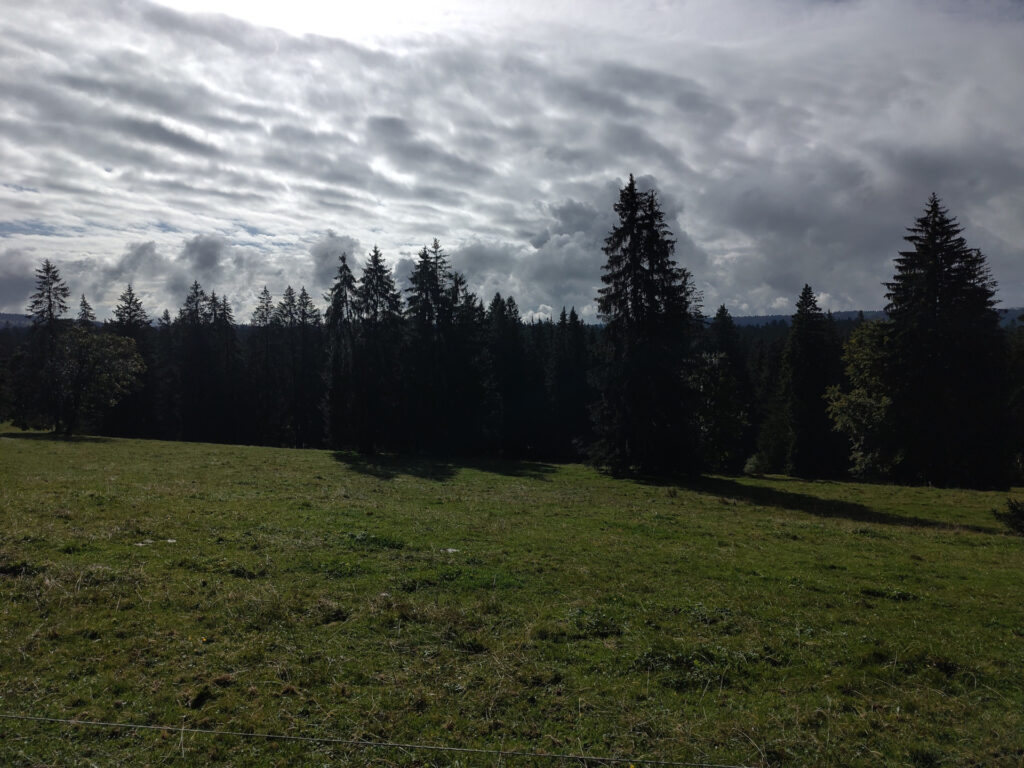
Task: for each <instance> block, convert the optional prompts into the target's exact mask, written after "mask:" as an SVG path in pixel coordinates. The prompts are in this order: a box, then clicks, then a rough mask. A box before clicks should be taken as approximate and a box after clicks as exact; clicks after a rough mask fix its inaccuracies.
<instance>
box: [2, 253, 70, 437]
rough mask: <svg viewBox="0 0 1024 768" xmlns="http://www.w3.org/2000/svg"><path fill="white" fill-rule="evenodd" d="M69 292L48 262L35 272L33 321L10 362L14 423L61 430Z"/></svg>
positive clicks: (30, 314)
mask: <svg viewBox="0 0 1024 768" xmlns="http://www.w3.org/2000/svg"><path fill="white" fill-rule="evenodd" d="M70 296H71V291H70V289H69V288H68V286H67V283H65V282H64V280H63V278H62V277H61V276H60V270H59V269H57V267H56V266H54V265H53V264H52V263H51V262H50V260H49V259H46V260H44V261H43V263H42V265H41V266H40V267H39V269H37V270H36V290H35V292H34V293H33V294H32V295H31V296H30V297H29V305H28V317H29V318H30V319H31V321H32V326H31V329H30V330H29V334H28V338H27V339H26V341H25V344H24V345H23V348H22V349H21V350H20V351H19V353H18V355H17V357H16V359H15V361H14V362H13V371H12V376H11V379H12V385H13V386H12V388H13V390H14V392H13V400H14V408H13V410H14V414H13V415H14V424H15V425H16V426H20V427H39V428H42V427H50V428H54V429H58V430H59V429H61V427H62V425H63V424H64V423H65V418H64V414H63V411H62V408H63V406H64V404H65V401H64V399H63V398H62V397H61V395H60V387H61V384H60V382H61V380H62V378H63V374H62V372H61V354H60V353H61V349H60V344H59V342H60V338H61V336H62V335H64V333H66V332H67V330H68V329H67V328H66V327H65V326H66V325H67V324H66V323H65V322H64V321H62V319H61V318H62V317H63V315H64V313H65V312H67V310H68V298H69V297H70Z"/></svg>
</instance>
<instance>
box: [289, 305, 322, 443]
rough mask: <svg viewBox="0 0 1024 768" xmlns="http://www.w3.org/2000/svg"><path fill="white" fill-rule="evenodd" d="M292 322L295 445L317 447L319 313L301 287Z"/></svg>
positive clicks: (319, 432)
mask: <svg viewBox="0 0 1024 768" xmlns="http://www.w3.org/2000/svg"><path fill="white" fill-rule="evenodd" d="M296 320H297V324H296V328H295V335H296V344H297V347H298V349H297V356H296V363H297V368H296V370H295V372H294V381H295V393H296V414H295V424H296V445H297V446H300V447H305V446H319V445H320V444H321V440H322V436H323V420H322V418H321V410H320V406H321V401H322V399H323V379H322V376H321V371H322V369H323V362H324V361H323V358H324V355H323V343H322V338H321V337H322V332H323V328H322V325H323V323H322V317H321V314H320V310H319V309H318V308H317V307H316V306H315V305H314V304H313V300H312V299H311V298H310V296H309V293H308V292H307V291H306V288H305V286H303V287H302V288H301V289H300V290H299V297H298V300H297V302H296Z"/></svg>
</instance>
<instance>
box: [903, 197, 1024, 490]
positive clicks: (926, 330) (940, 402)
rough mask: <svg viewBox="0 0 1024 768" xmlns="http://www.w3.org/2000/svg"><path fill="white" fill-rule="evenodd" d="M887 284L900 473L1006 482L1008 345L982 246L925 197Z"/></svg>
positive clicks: (933, 479)
mask: <svg viewBox="0 0 1024 768" xmlns="http://www.w3.org/2000/svg"><path fill="white" fill-rule="evenodd" d="M908 231H909V234H908V235H907V236H906V237H904V240H906V241H907V242H908V243H909V244H910V245H911V248H910V249H908V250H905V251H900V252H899V256H898V257H897V259H896V272H895V274H894V275H893V279H892V281H891V282H888V283H885V288H886V294H885V297H886V299H887V300H888V304H887V306H886V308H885V310H886V312H887V314H888V316H889V318H890V323H891V338H890V341H889V346H888V354H887V355H886V366H885V367H886V385H887V388H888V391H889V393H890V396H891V398H892V414H893V417H894V418H895V419H896V425H895V426H896V429H895V434H896V436H897V439H899V440H900V443H901V445H900V451H899V452H900V454H901V455H902V457H903V460H902V462H901V463H900V465H899V466H898V467H897V472H898V476H899V477H900V478H901V479H904V480H908V481H917V482H928V483H933V484H936V485H956V486H977V487H987V486H993V485H1003V484H1005V481H1006V472H1007V467H1008V455H1007V454H1008V451H1007V434H1006V424H1007V411H1006V396H1007V392H1006V382H1005V373H1006V349H1005V340H1004V336H1003V333H1002V331H1001V329H1000V326H999V314H998V312H996V310H995V304H996V299H995V291H996V282H995V281H994V280H993V279H992V276H991V273H990V272H989V269H988V265H987V263H986V260H985V257H984V256H983V255H982V253H981V251H979V250H977V249H974V248H969V247H968V246H967V243H966V241H965V239H964V238H963V237H962V235H961V233H962V231H963V230H962V228H961V227H960V226H959V224H958V223H957V221H956V219H955V218H953V217H951V216H949V212H948V211H947V209H946V208H944V207H943V205H942V203H941V201H940V200H939V198H938V197H937V196H936V195H934V194H933V195H932V196H931V197H930V198H929V200H928V204H927V206H926V207H925V211H924V215H922V216H920V217H919V218H918V219H917V220H916V221H915V222H914V226H912V227H910V228H909V230H908Z"/></svg>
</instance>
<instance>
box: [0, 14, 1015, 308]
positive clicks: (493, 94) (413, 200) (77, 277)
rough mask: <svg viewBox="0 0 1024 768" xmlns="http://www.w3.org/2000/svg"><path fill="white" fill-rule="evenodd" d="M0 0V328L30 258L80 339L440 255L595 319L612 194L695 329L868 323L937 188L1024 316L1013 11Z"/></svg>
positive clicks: (536, 303) (477, 283)
mask: <svg viewBox="0 0 1024 768" xmlns="http://www.w3.org/2000/svg"><path fill="white" fill-rule="evenodd" d="M3 6H4V8H3V13H2V14H0V312H23V311H24V310H25V306H26V304H27V297H28V295H29V293H30V292H31V291H32V286H33V282H34V276H33V274H34V270H35V269H36V268H37V267H38V266H39V264H40V263H41V262H42V260H43V259H47V258H48V259H50V260H51V261H53V262H54V263H56V264H57V266H58V267H59V268H60V270H61V273H62V275H63V276H64V277H65V278H66V280H67V282H68V284H69V286H70V288H71V290H72V292H73V295H74V296H75V299H76V302H77V297H78V296H79V295H80V294H82V293H84V294H85V295H86V296H87V298H88V300H89V301H90V302H91V304H92V305H93V307H94V308H95V310H96V313H97V315H99V316H100V317H101V318H103V317H108V316H109V315H110V312H111V309H112V308H113V306H114V305H115V304H116V302H117V299H118V296H119V295H120V294H121V292H122V291H123V290H124V288H125V286H126V285H127V284H128V283H131V284H132V285H133V287H134V288H135V290H136V292H137V293H138V294H139V295H140V297H141V298H142V301H143V304H144V306H145V307H146V308H147V310H148V311H149V313H150V314H151V315H153V316H156V315H158V314H159V313H161V312H162V311H163V310H164V309H165V308H167V309H169V310H170V311H171V314H172V315H173V314H175V312H176V309H177V307H179V306H180V305H181V303H182V300H183V299H184V296H185V292H186V290H187V288H188V286H189V285H191V283H192V281H193V280H198V281H199V282H200V283H201V284H202V285H203V287H204V288H206V290H207V291H210V290H215V291H216V292H217V293H218V294H219V295H227V296H228V297H230V299H231V301H232V303H233V305H234V307H235V311H236V317H237V319H238V320H240V321H243V322H244V321H247V320H248V318H249V313H250V312H251V311H252V308H253V306H254V305H255V298H256V294H257V293H258V292H259V291H260V290H261V289H262V288H263V286H264V285H266V286H267V287H268V288H269V289H270V291H271V293H272V294H273V295H274V296H275V298H277V297H280V295H281V293H282V291H283V290H284V288H285V287H286V286H287V285H291V286H293V287H294V288H296V290H297V289H298V288H299V287H300V286H305V287H306V288H307V289H308V290H309V292H310V294H311V295H313V296H314V297H319V296H321V295H322V294H323V292H324V291H326V290H327V289H328V287H329V285H330V283H331V279H332V276H333V275H334V273H335V271H336V267H337V263H338V261H337V260H338V255H339V254H340V253H342V252H346V253H348V254H349V256H350V257H351V258H352V259H353V260H354V261H355V263H356V264H357V265H360V264H362V263H363V261H364V260H365V258H366V255H367V253H368V252H369V250H370V249H371V248H372V247H373V246H374V245H376V246H379V247H380V249H381V250H382V251H383V252H384V255H385V257H386V259H387V260H388V261H389V263H390V264H391V265H392V266H393V267H394V269H395V273H396V275H397V277H398V278H399V282H400V284H401V283H402V282H403V279H404V277H405V276H407V275H408V273H409V270H410V268H411V265H412V263H413V260H414V259H415V257H416V253H417V252H418V251H419V250H420V248H422V247H423V246H424V245H427V244H429V243H430V242H431V241H432V240H433V239H434V238H435V237H436V238H438V240H439V241H440V242H441V244H442V246H443V247H444V248H445V249H446V251H447V252H448V254H449V256H450V259H451V262H452V264H453V265H454V266H455V268H457V269H458V270H459V271H461V272H462V273H463V274H464V275H465V276H466V278H467V280H468V282H469V285H470V287H471V289H473V290H474V291H475V292H476V293H477V294H478V295H479V296H480V297H481V298H483V299H484V300H485V302H487V301H489V300H490V297H491V296H492V295H493V294H494V293H495V292H500V293H501V294H502V295H503V296H507V295H512V296H514V297H515V299H516V301H517V303H518V305H519V307H520V310H521V312H522V313H523V315H524V317H526V318H532V317H538V316H545V315H551V314H555V315H557V313H558V311H559V310H560V309H561V307H562V306H566V307H569V306H575V307H576V308H577V310H578V311H579V312H580V313H581V314H582V316H583V317H584V318H585V319H587V320H591V321H593V320H596V310H595V296H596V293H597V289H598V287H599V286H600V275H601V267H602V265H603V264H604V262H605V255H604V254H603V253H602V251H601V246H602V244H603V241H604V238H605V236H606V235H607V234H608V231H609V230H610V228H611V227H612V226H613V224H614V223H615V214H614V212H613V210H612V205H613V203H614V202H615V201H616V199H617V196H618V191H619V189H620V188H621V187H622V185H623V184H624V183H625V182H626V180H627V179H628V177H629V174H631V173H632V174H634V175H635V176H636V178H637V180H638V183H639V184H640V185H641V186H643V187H645V188H653V189H656V190H657V191H658V193H659V195H660V199H661V202H662V207H663V209H664V210H665V212H666V220H667V221H668V223H669V226H670V228H671V230H672V232H673V233H674V236H675V238H676V240H677V244H676V259H677V261H678V262H679V263H680V264H681V265H682V266H685V267H686V268H687V269H688V270H689V271H690V272H691V274H692V275H693V280H694V284H695V286H696V287H697V289H698V290H700V291H701V293H702V295H703V306H704V311H705V312H707V313H708V314H713V313H714V311H715V310H716V309H717V307H718V306H719V305H720V304H723V303H724V304H725V305H726V306H727V307H728V308H729V310H730V311H731V312H732V313H733V314H734V315H749V314H770V313H791V312H792V311H793V306H794V303H795V301H796V297H797V296H798V294H799V292H800V289H801V288H802V286H803V285H804V284H805V283H808V284H810V285H811V286H812V287H813V289H814V290H815V292H816V293H817V294H818V296H819V303H820V304H821V305H822V306H823V307H824V308H828V309H832V310H846V309H878V308H881V307H882V306H883V305H884V303H885V299H884V288H883V287H882V283H883V282H884V281H885V280H888V279H890V278H891V276H892V272H893V259H894V257H895V256H896V254H897V251H898V250H899V249H900V248H901V247H902V246H903V245H904V243H903V241H902V239H901V238H902V237H903V235H904V234H906V231H905V230H906V228H907V227H908V226H910V225H911V224H912V223H913V221H914V218H915V217H917V216H919V215H920V214H921V212H922V210H923V208H924V205H925V203H926V201H927V199H928V196H929V195H930V194H931V193H932V192H935V193H936V194H938V195H939V196H940V197H941V198H942V200H943V202H944V203H945V205H946V206H947V207H948V208H949V210H950V213H951V214H952V215H954V216H956V217H957V218H958V220H959V222H960V224H961V225H962V226H963V227H964V236H965V237H966V238H967V242H968V245H970V246H971V247H976V248H980V249H981V250H982V251H983V252H984V253H985V254H986V256H987V257H988V260H989V265H990V267H991V270H992V273H993V276H994V277H995V279H996V280H997V281H998V282H999V293H998V297H999V299H1000V300H1001V305H1002V306H1006V307H1011V306H1024V130H1021V126H1024V76H1022V75H1021V73H1022V72H1024V3H1021V2H1020V0H976V1H975V2H961V1H959V0H958V1H957V2H953V1H952V0H678V1H676V2H670V1H669V0H629V2H625V1H623V2H608V1H607V0H593V1H591V2H570V1H569V0H544V1H543V2H540V1H538V0H515V1H514V2H507V1H504V0H498V1H495V0H492V1H491V2H487V3H481V2H439V3H432V2H425V1H423V0H421V1H420V2H406V1H398V0H374V1H373V2H370V3H355V2H341V3H323V2H307V1H306V0H289V2H277V3H268V2H255V1H250V2H231V1H230V0H172V1H171V2H168V3H166V4H156V3H151V2H142V1H139V2H133V1H132V0H90V1H89V2H77V1H76V0H59V2H50V1H49V0H31V2H23V0H4V3H3ZM358 272H359V270H358V267H357V269H356V273H357V275H358ZM321 303H322V302H321Z"/></svg>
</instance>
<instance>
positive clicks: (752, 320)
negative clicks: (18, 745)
mask: <svg viewBox="0 0 1024 768" xmlns="http://www.w3.org/2000/svg"><path fill="white" fill-rule="evenodd" d="M999 314H1000V316H1001V317H1002V324H1003V325H1004V326H1007V325H1021V324H1022V323H1021V322H1020V321H1019V319H1018V318H1020V317H1021V316H1022V315H1024V307H1008V308H1006V309H1000V310H999ZM857 315H858V310H855V309H851V310H844V311H842V312H833V313H832V317H834V318H835V319H836V320H856V319H857ZM884 317H885V312H882V311H881V310H864V319H865V320H881V319H882V318H884ZM791 318H792V315H740V316H738V317H734V318H733V322H734V323H736V325H771V324H772V323H785V324H786V325H789V321H790V319H791Z"/></svg>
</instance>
